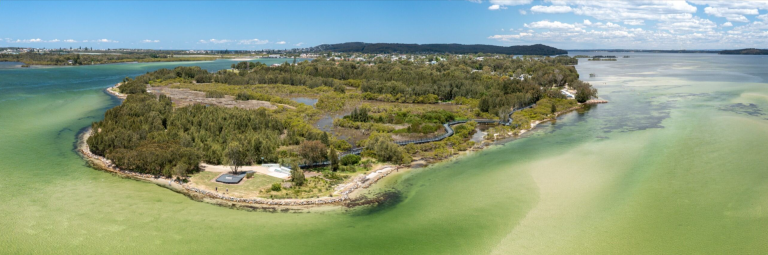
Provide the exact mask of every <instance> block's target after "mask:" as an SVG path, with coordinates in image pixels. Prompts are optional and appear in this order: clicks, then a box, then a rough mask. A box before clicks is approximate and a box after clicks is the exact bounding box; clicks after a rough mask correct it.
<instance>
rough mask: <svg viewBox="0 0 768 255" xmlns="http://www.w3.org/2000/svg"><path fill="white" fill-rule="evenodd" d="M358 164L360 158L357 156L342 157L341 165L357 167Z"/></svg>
mask: <svg viewBox="0 0 768 255" xmlns="http://www.w3.org/2000/svg"><path fill="white" fill-rule="evenodd" d="M357 163H360V156H358V155H355V154H349V155H346V156H344V157H341V164H342V165H345V166H349V165H356V164H357Z"/></svg>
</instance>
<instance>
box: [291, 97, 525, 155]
mask: <svg viewBox="0 0 768 255" xmlns="http://www.w3.org/2000/svg"><path fill="white" fill-rule="evenodd" d="M534 106H536V104H531V105H529V106H525V107H521V108H515V109H514V110H512V112H510V113H509V115H507V120H506V121H504V122H502V121H501V120H489V119H472V120H471V121H474V122H477V123H481V124H499V125H504V126H509V125H510V124H512V114H513V113H515V112H517V111H522V110H525V109H529V108H533V107H534ZM469 121H470V120H455V121H451V122H447V123H444V124H443V128H445V134H442V135H439V136H436V137H430V138H424V139H418V140H407V141H398V142H395V143H396V144H398V145H400V146H405V145H408V144H422V143H432V142H438V141H442V140H443V139H446V138H448V137H451V136H453V134H454V131H453V128H451V126H453V125H457V124H462V123H467V122H469ZM363 149H364V147H358V148H352V149H351V150H348V151H345V152H342V153H339V158H341V157H344V156H346V155H350V154H355V155H360V153H362V152H363ZM330 164H331V161H324V162H318V163H313V164H303V165H299V167H301V168H311V167H321V166H327V165H330Z"/></svg>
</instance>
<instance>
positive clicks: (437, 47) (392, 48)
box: [311, 42, 568, 56]
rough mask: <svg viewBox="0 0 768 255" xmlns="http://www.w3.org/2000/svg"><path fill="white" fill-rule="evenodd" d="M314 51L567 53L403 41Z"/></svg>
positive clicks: (328, 46) (542, 48) (351, 44)
mask: <svg viewBox="0 0 768 255" xmlns="http://www.w3.org/2000/svg"><path fill="white" fill-rule="evenodd" d="M311 50H314V51H331V52H362V53H453V54H476V53H491V54H506V55H540V56H552V55H562V54H568V51H565V50H561V49H557V48H554V47H550V46H546V45H542V44H535V45H522V46H506V47H505V46H496V45H483V44H473V45H466V44H403V43H363V42H348V43H339V44H322V45H318V46H315V47H313V48H312V49H311Z"/></svg>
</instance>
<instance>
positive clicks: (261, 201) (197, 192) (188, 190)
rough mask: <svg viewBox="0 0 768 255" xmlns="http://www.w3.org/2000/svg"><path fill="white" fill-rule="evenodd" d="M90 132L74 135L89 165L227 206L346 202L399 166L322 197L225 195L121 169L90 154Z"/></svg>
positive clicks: (353, 182)
mask: <svg viewBox="0 0 768 255" xmlns="http://www.w3.org/2000/svg"><path fill="white" fill-rule="evenodd" d="M92 133H93V130H92V129H91V128H90V127H88V128H86V130H85V131H83V132H82V133H81V134H80V135H79V136H78V139H77V152H78V154H80V155H81V156H82V157H83V158H84V159H85V160H86V161H88V163H89V164H90V165H91V166H92V167H94V168H96V169H99V170H103V171H107V172H110V173H114V174H117V175H120V176H122V177H127V178H131V179H135V180H141V181H147V182H151V183H155V184H157V185H159V186H162V187H165V188H169V189H171V190H174V191H176V192H180V193H184V194H186V195H188V196H190V197H192V198H195V199H197V200H202V201H208V200H212V201H211V202H214V204H218V203H219V202H226V203H237V204H228V205H229V206H237V205H238V204H240V205H250V206H253V205H264V206H285V207H294V208H292V209H301V208H302V207H307V206H325V205H339V206H346V205H345V202H349V201H352V200H353V198H351V197H350V193H352V192H354V191H356V190H359V189H367V188H369V187H371V185H373V184H374V183H376V182H378V181H379V180H381V179H382V178H384V177H386V176H387V175H389V174H391V173H392V172H395V171H397V170H398V167H395V166H386V167H383V168H381V169H379V170H376V171H374V172H372V173H371V174H368V175H360V176H357V177H355V178H354V179H352V181H351V182H349V183H346V184H343V185H340V186H339V188H337V191H336V192H335V193H337V194H339V196H338V197H321V198H315V199H267V198H259V197H257V198H240V197H232V196H227V195H225V194H222V193H219V192H216V191H210V190H206V189H201V188H197V187H193V186H191V185H188V184H180V183H178V182H174V180H173V179H169V178H165V177H162V176H154V175H151V174H141V173H136V172H132V171H127V170H123V169H120V168H118V167H117V166H115V164H114V163H112V161H111V160H109V159H107V158H105V157H102V156H99V155H96V154H93V153H92V152H91V150H90V148H89V146H88V143H87V142H86V141H87V140H88V137H90V136H91V134H92Z"/></svg>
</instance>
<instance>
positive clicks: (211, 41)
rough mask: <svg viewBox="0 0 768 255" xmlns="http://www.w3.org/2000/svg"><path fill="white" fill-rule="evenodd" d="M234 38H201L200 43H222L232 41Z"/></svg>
mask: <svg viewBox="0 0 768 255" xmlns="http://www.w3.org/2000/svg"><path fill="white" fill-rule="evenodd" d="M231 42H232V40H227V39H210V40H207V41H206V40H200V41H198V43H213V44H222V43H231Z"/></svg>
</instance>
